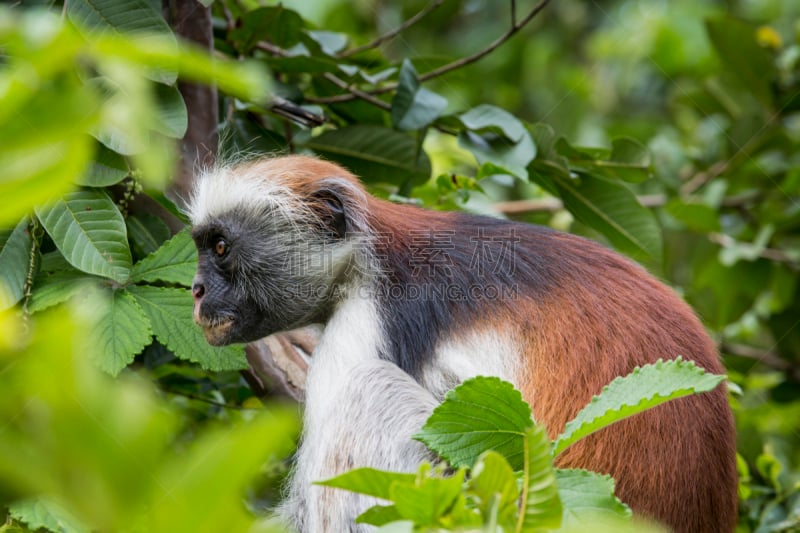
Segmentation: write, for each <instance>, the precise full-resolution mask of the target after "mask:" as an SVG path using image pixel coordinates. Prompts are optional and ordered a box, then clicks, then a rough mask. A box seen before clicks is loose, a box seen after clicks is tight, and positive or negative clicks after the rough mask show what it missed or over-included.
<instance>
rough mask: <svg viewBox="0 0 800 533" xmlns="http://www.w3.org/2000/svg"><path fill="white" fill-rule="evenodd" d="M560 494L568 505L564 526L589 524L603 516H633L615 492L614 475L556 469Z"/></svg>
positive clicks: (578, 526) (586, 525)
mask: <svg viewBox="0 0 800 533" xmlns="http://www.w3.org/2000/svg"><path fill="white" fill-rule="evenodd" d="M555 472H556V480H557V481H558V495H559V497H560V498H561V503H562V504H563V506H564V517H563V520H562V527H565V528H575V529H576V530H579V528H580V527H583V528H589V527H591V526H592V524H593V523H594V522H595V521H596V520H597V519H598V518H599V517H601V516H608V517H610V518H614V517H619V518H626V519H630V517H631V516H632V513H631V510H630V508H629V507H628V506H627V505H625V504H624V503H622V502H621V501H620V500H619V498H617V497H616V496H615V495H614V479H613V478H612V477H611V476H608V475H603V474H598V473H597V472H589V471H587V470H581V469H571V468H567V469H556V471H555Z"/></svg>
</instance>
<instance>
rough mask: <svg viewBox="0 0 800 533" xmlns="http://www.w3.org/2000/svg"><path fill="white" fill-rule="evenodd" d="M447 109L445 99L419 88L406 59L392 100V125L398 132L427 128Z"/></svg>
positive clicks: (417, 80)
mask: <svg viewBox="0 0 800 533" xmlns="http://www.w3.org/2000/svg"><path fill="white" fill-rule="evenodd" d="M446 107H447V99H446V98H444V97H443V96H440V95H438V94H436V93H434V92H432V91H429V90H428V89H425V88H424V87H420V83H419V79H418V78H417V71H416V70H415V69H414V65H412V64H411V61H409V60H408V59H406V60H404V61H403V66H402V68H401V69H400V78H399V80H398V86H397V92H395V95H394V98H393V99H392V112H391V116H392V124H394V127H395V128H397V129H399V130H416V129H421V128H424V127H427V126H428V125H430V124H431V122H433V121H434V120H436V119H437V118H438V117H439V115H441V114H442V112H443V111H444V110H445V108H446Z"/></svg>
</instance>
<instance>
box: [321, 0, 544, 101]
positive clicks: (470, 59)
mask: <svg viewBox="0 0 800 533" xmlns="http://www.w3.org/2000/svg"><path fill="white" fill-rule="evenodd" d="M549 3H550V0H541V1H540V2H539V3H538V4H536V6H534V7H533V9H531V11H530V12H529V13H528V14H527V15H525V17H524V18H522V20H520V21H519V22H516V23H514V24H512V25H511V27H510V28H509V29H508V30H507V31H506V32H505V33H504V34H503V35H501V36H500V37H498V38H497V39H495V40H494V41H493V42H492V43H490V44H489V45H488V46H487V47H486V48H484V49H482V50H480V51H478V52H476V53H474V54H472V55H470V56H466V57H462V58H460V59H457V60H455V61H452V62H450V63H447V64H446V65H442V66H441V67H439V68H436V69H433V70H429V71H428V72H425V73H423V74H420V75H419V80H420V81H428V80H432V79H433V78H437V77H439V76H441V75H443V74H446V73H448V72H451V71H453V70H456V69H459V68H462V67H465V66H467V65H470V64H472V63H475V62H476V61H478V60H480V59H482V58H484V57H486V56H487V55H489V54H490V53H492V52H493V51H494V50H496V49H497V48H498V47H499V46H500V45H502V44H503V43H505V42H506V41H507V40H509V39H510V38H511V37H513V36H514V35H515V34H516V33H517V32H519V31H520V30H521V29H522V28H524V27H525V26H526V25H527V24H528V23H529V22H530V21H532V20H533V19H534V17H536V15H538V14H539V13H540V12H541V11H542V9H544V8H545V7H546V6H547V4H549ZM397 86H398V84H397V83H388V84H386V85H384V86H382V87H377V88H375V89H371V90H369V91H359V92H360V93H361V94H356V93H355V92H353V91H349V93H348V94H338V95H335V96H326V97H320V98H315V99H314V100H313V101H314V102H315V103H317V104H335V103H341V102H349V101H351V100H355V99H356V98H363V95H365V94H366V95H378V94H384V93H388V92H391V91H394V90H395V89H397ZM343 88H344V87H343ZM309 101H312V100H311V99H309ZM379 101H380V100H379ZM384 103H385V102H384Z"/></svg>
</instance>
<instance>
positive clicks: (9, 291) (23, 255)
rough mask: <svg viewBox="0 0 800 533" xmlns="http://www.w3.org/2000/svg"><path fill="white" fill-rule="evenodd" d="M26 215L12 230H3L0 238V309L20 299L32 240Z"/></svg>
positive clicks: (26, 273)
mask: <svg viewBox="0 0 800 533" xmlns="http://www.w3.org/2000/svg"><path fill="white" fill-rule="evenodd" d="M29 222H30V221H29V220H28V217H25V218H23V219H22V220H21V221H20V222H19V224H17V226H16V227H15V228H14V229H13V230H12V231H8V232H7V231H3V232H2V233H4V234H5V235H3V236H2V237H3V238H2V239H0V241H2V242H1V244H0V310H3V309H8V308H9V307H11V306H12V305H14V304H15V303H17V302H18V301H20V300H21V299H22V297H23V296H24V292H25V279H26V278H27V275H28V266H29V264H30V255H31V245H32V244H33V240H32V239H31V236H30V233H29V232H28V223H29Z"/></svg>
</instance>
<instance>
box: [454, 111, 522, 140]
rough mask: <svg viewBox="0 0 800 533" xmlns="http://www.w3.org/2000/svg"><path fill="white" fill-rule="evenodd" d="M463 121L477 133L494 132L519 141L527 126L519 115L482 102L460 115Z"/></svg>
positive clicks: (465, 125)
mask: <svg viewBox="0 0 800 533" xmlns="http://www.w3.org/2000/svg"><path fill="white" fill-rule="evenodd" d="M458 118H459V120H461V123H462V124H463V125H464V127H466V128H467V129H469V130H472V131H474V132H477V133H486V132H492V133H497V134H500V135H502V136H504V137H505V138H506V139H507V140H508V141H511V143H515V144H516V143H518V142H519V141H520V140H522V137H523V135H525V133H526V131H525V127H524V126H523V125H522V122H520V121H519V119H518V118H517V117H515V116H514V115H512V114H511V113H509V112H508V111H506V110H504V109H500V108H499V107H496V106H493V105H488V104H482V105H479V106H477V107H473V108H472V109H470V110H469V111H467V112H465V113H462V114H460V115H459V116H458Z"/></svg>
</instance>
